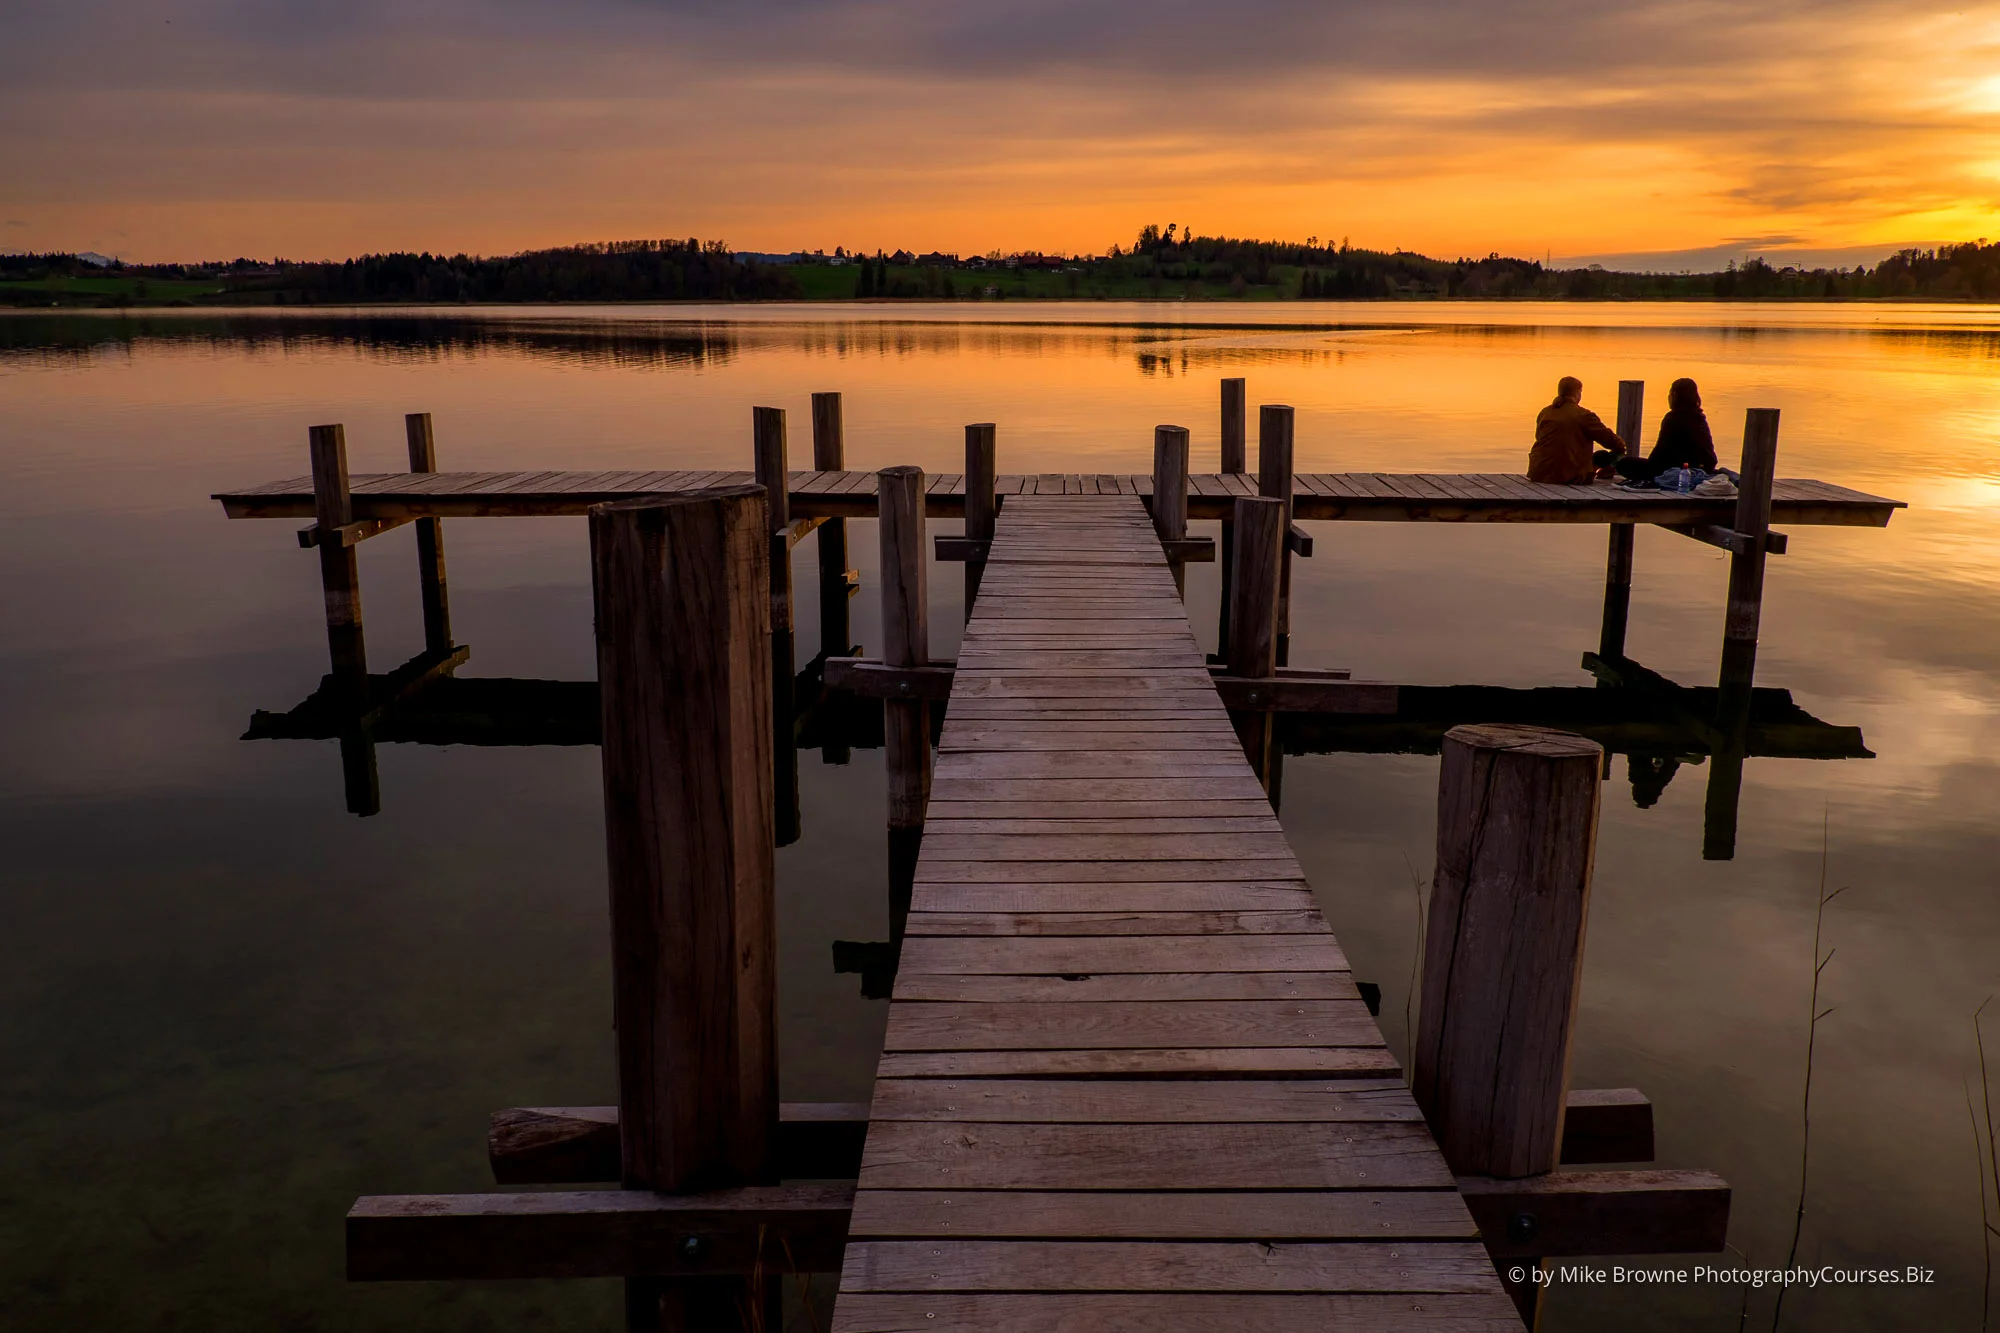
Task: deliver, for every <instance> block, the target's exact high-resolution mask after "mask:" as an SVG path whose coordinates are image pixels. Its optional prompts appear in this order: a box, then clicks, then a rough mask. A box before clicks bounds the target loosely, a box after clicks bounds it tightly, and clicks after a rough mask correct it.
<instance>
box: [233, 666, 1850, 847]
mask: <svg viewBox="0 0 2000 1333" xmlns="http://www.w3.org/2000/svg"><path fill="white" fill-rule="evenodd" d="M466 654H467V650H466V649H464V648H460V649H458V650H457V654H456V661H455V662H453V663H451V665H456V662H462V661H464V659H465V656H466ZM1585 661H1586V666H1589V667H1592V668H1594V669H1595V670H1596V671H1597V672H1598V674H1599V675H1600V678H1601V680H1603V681H1604V682H1605V683H1607V684H1610V685H1611V686H1612V688H1603V687H1601V686H1599V687H1593V686H1588V685H1580V686H1560V685H1549V686H1534V687H1528V688H1516V687H1509V686H1499V685H1397V686H1393V687H1392V688H1393V689H1394V691H1395V694H1394V698H1395V707H1394V709H1393V710H1392V711H1389V712H1383V713H1352V712H1327V711H1311V710H1309V709H1305V710H1299V711H1291V712H1285V713H1283V714H1281V715H1280V716H1279V720H1278V724H1277V740H1278V743H1279V744H1280V745H1281V746H1282V748H1283V751H1284V753H1285V754H1287V755H1317V754H1437V753H1438V752H1439V750H1440V748H1441V747H1442V746H1443V744H1444V737H1445V733H1446V732H1448V731H1450V730H1451V729H1452V728H1453V727H1456V726H1462V725H1465V724H1467V723H1472V722H1504V723H1511V724H1515V725H1521V726H1535V727H1549V728H1554V729H1556V730H1559V731H1569V732H1574V733H1576V734H1577V735H1580V736H1585V737H1588V738H1589V739H1590V740H1593V741H1595V742H1597V744H1598V745H1600V746H1602V747H1603V749H1604V752H1605V764H1606V776H1607V778H1611V777H1615V776H1617V770H1616V764H1615V761H1616V760H1617V759H1618V758H1619V757H1621V756H1622V757H1623V758H1624V760H1625V766H1624V774H1625V776H1626V778H1627V779H1628V780H1629V781H1630V784H1631V789H1632V799H1633V803H1634V804H1635V805H1637V806H1639V807H1641V808H1649V807H1651V806H1652V805H1653V804H1654V803H1655V802H1656V801H1657V800H1658V799H1659V797H1660V795H1661V793H1662V792H1663V791H1664V790H1665V789H1666V787H1667V785H1668V784H1669V783H1670V782H1671V781H1673V780H1674V778H1675V776H1676V775H1677V774H1678V773H1679V771H1680V769H1681V768H1682V767H1684V766H1688V765H1700V764H1703V763H1705V762H1706V761H1707V760H1708V759H1709V758H1710V757H1711V756H1714V755H1717V754H1723V755H1725V756H1726V755H1727V753H1728V748H1729V747H1728V738H1727V737H1726V736H1724V735H1723V734H1722V733H1721V732H1720V731H1718V730H1717V728H1716V726H1715V722H1714V719H1715V715H1716V707H1717V703H1718V692H1717V690H1716V689H1715V688H1714V687H1713V686H1686V685H1680V684H1677V683H1675V682H1674V681H1671V680H1668V679H1667V678H1665V677H1663V676H1660V675H1657V674H1656V673H1654V672H1651V671H1648V670H1646V669H1645V668H1644V667H1642V666H1640V665H1638V664H1637V663H1635V662H1631V661H1629V660H1626V661H1621V662H1619V663H1616V664H1611V665H1607V664H1605V663H1603V662H1601V661H1600V660H1599V659H1598V658H1597V657H1596V655H1595V654H1590V655H1588V656H1587V657H1586V659H1585ZM822 662H823V659H815V660H814V661H813V662H812V663H811V664H809V665H808V666H807V667H806V669H805V670H803V671H801V672H799V673H798V675H797V677H796V678H795V682H794V690H793V698H794V700H795V701H796V709H797V712H796V717H795V720H794V736H795V738H796V748H797V749H798V750H799V751H800V752H803V753H806V754H814V753H817V754H818V755H819V756H820V757H821V759H822V761H823V762H826V763H830V764H840V763H845V762H847V758H848V754H849V752H851V751H853V750H879V749H880V748H882V709H883V704H882V701H881V700H879V699H868V698H860V697H857V696H855V695H852V694H849V693H847V692H845V691H840V690H828V689H826V688H825V687H824V684H823V680H822V670H821V668H822ZM443 666H444V664H441V663H439V662H437V661H435V660H434V659H432V658H430V657H429V656H428V655H424V656H420V657H418V658H415V659H413V660H412V661H411V662H410V663H408V664H406V665H405V667H404V668H402V669H400V670H399V671H397V672H392V673H389V674H388V675H385V676H380V677H376V678H374V680H375V684H374V687H373V691H372V692H373V693H375V694H376V695H377V696H387V701H386V702H384V703H382V704H380V705H378V706H377V707H376V708H375V709H374V710H373V711H372V712H371V713H370V714H369V715H367V716H366V717H365V718H364V719H363V720H362V721H361V722H360V724H359V725H358V726H357V725H356V722H355V720H354V718H353V716H352V713H351V711H350V710H349V709H348V708H347V707H346V705H345V704H344V702H343V696H342V695H341V693H340V692H339V691H337V690H335V689H333V688H332V686H331V685H330V684H326V685H322V687H321V688H320V689H319V690H316V691H315V692H314V693H313V694H312V695H310V696H308V697H307V698H306V699H304V700H303V701H301V702H300V703H298V704H297V705H295V706H294V707H292V708H290V709H287V710H285V711H283V712H267V711H264V710H261V709H260V710H259V711H258V712H256V713H255V714H253V715H252V716H251V719H250V727H249V729H248V730H247V731H246V732H244V735H243V739H245V740H320V741H324V740H342V741H344V742H345V743H346V746H347V749H346V750H345V751H344V754H345V757H346V763H347V765H348V767H349V768H350V770H351V772H350V773H349V777H348V781H347V784H346V786H347V790H348V792H349V793H350V795H351V796H352V797H354V798H355V801H356V805H355V807H354V813H356V814H367V813H372V811H373V810H374V809H377V808H379V805H380V795H379V791H378V789H377V783H376V781H375V779H374V777H373V771H374V757H373V755H372V753H371V749H372V747H373V746H374V745H378V744H382V745H439V746H444V745H473V746H538V745H595V744H597V741H598V716H599V713H598V694H597V682H595V681H588V680H522V679H514V678H508V677H481V676H459V675H454V674H451V673H450V671H449V670H447V669H441V668H442V667H443ZM413 681H415V682H420V683H418V684H415V685H414V687H413V686H412V682H413ZM948 712H949V704H945V705H942V706H941V709H940V712H939V715H938V718H937V720H936V722H935V724H934V725H935V726H936V727H939V728H941V727H942V725H943V717H944V716H945V715H947V714H948ZM1743 754H1744V756H1745V757H1748V758H1761V759H1872V758H1873V757H1874V755H1873V752H1872V751H1870V750H1869V749H1868V748H1867V746H1866V744H1865V743H1864V741H1863V739H1862V735H1861V729H1860V728H1859V727H1846V726H1838V725H1835V724H1833V723H1829V722H1823V721H1821V720H1820V719H1819V718H1816V717H1814V716H1813V715H1812V714H1811V713H1808V712H1807V711H1806V710H1805V709H1803V708H1801V707H1799V706H1798V704H1797V703H1795V702H1794V701H1793V699H1792V693H1791V691H1790V690H1785V689H1774V688H1768V687H1758V688H1756V689H1754V690H1753V691H1752V695H1751V701H1750V711H1749V725H1748V728H1747V730H1746V732H1745V736H1744V748H1743Z"/></svg>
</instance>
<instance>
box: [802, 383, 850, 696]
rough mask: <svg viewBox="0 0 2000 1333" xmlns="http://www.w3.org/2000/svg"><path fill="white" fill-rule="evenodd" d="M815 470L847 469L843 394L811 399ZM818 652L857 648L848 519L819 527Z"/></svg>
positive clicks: (844, 651) (840, 652) (834, 653)
mask: <svg viewBox="0 0 2000 1333" xmlns="http://www.w3.org/2000/svg"><path fill="white" fill-rule="evenodd" d="M812 429H813V468H814V470H816V471H819V472H841V471H845V470H846V468H847V432H846V426H845V424H844V422H843V421H842V418H841V410H840V395H839V394H837V393H816V394H814V395H813V396H812ZM818 542H819V650H820V652H822V653H824V654H825V655H826V656H828V657H845V656H846V655H847V654H848V653H850V652H852V651H853V649H854V629H853V625H852V622H851V619H850V617H849V615H848V607H847V601H848V598H849V597H851V596H853V594H854V576H853V571H852V570H850V569H849V568H848V564H847V520H846V519H844V518H829V519H826V520H825V521H824V522H822V523H821V524H820V525H819V532H818Z"/></svg>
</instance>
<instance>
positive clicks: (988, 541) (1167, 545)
mask: <svg viewBox="0 0 2000 1333" xmlns="http://www.w3.org/2000/svg"><path fill="white" fill-rule="evenodd" d="M1298 531H1299V532H1300V533H1301V534H1303V533H1304V532H1305V529H1303V528H1300V529H1298ZM931 545H932V548H933V549H934V550H935V551H936V553H937V558H938V559H939V560H941V561H944V560H984V559H986V558H987V556H988V554H989V553H990V552H991V551H992V548H993V539H992V538H990V537H959V536H953V535H951V534H943V535H940V536H936V537H933V538H931ZM1160 550H1161V551H1162V552H1164V553H1165V555H1166V557H1167V559H1168V560H1178V561H1180V562H1181V563H1183V564H1192V565H1206V564H1213V563H1215V538H1213V537H1174V538H1161V539H1160ZM1305 554H1307V555H1311V554H1312V538H1311V537H1310V536H1306V537H1305Z"/></svg>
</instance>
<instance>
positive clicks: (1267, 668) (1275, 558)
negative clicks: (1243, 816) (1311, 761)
mask: <svg viewBox="0 0 2000 1333" xmlns="http://www.w3.org/2000/svg"><path fill="white" fill-rule="evenodd" d="M1284 542H1285V506H1284V504H1283V502H1281V501H1278V500H1272V499H1263V498H1258V499H1251V498H1250V497H1248V496H1243V497H1239V498H1238V499H1237V501H1236V560H1235V568H1234V578H1233V581H1232V586H1231V601H1232V605H1231V607H1230V612H1229V642H1228V643H1227V644H1225V645H1224V655H1225V660H1226V661H1227V662H1228V664H1229V674H1230V675H1232V676H1240V677H1248V678H1251V679H1256V680H1267V679H1269V678H1270V677H1271V676H1273V675H1275V674H1276V672H1277V665H1278V587H1279V579H1280V573H1281V566H1282V563H1283V555H1284ZM1229 719H1230V721H1231V722H1232V723H1234V724H1235V727H1236V736H1237V739H1239V740H1241V741H1242V742H1243V754H1244V756H1245V757H1246V758H1247V759H1249V761H1250V770H1251V772H1253V773H1255V774H1256V775H1257V779H1258V781H1260V782H1262V783H1263V784H1264V790H1265V792H1266V793H1267V794H1268V793H1269V792H1270V790H1271V768H1272V756H1273V754H1274V752H1275V751H1276V749H1277V745H1276V743H1275V736H1276V726H1277V714H1275V713H1272V712H1268V711H1264V710H1258V711H1255V712H1250V711H1241V710H1232V711H1231V712H1230V714H1229Z"/></svg>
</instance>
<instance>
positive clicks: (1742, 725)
mask: <svg viewBox="0 0 2000 1333" xmlns="http://www.w3.org/2000/svg"><path fill="white" fill-rule="evenodd" d="M1738 471H1739V473H1740V474H1741V475H1742V478H1743V480H1742V481H1741V482H1739V483H1738V484H1737V488H1736V531H1737V532H1738V533H1740V534H1742V535H1743V536H1744V537H1746V538H1748V540H1747V541H1744V542H1742V543H1741V544H1740V546H1739V548H1738V549H1737V550H1735V551H1732V552H1731V553H1730V556H1729V605H1728V609H1727V610H1726V611H1725V612H1724V615H1723V622H1722V668H1721V671H1720V673H1719V675H1718V677H1717V680H1716V686H1717V689H1716V706H1715V713H1716V716H1715V729H1716V730H1717V731H1718V732H1720V733H1721V737H1722V746H1721V748H1719V749H1717V750H1716V751H1715V753H1714V754H1713V755H1712V757H1711V759H1710V764H1709V771H1708V797H1707V801H1706V809H1705V811H1704V817H1703V820H1702V849H1701V854H1702V857H1703V859H1705V860H1709V861H1727V860H1729V859H1731V858H1732V857H1734V856H1735V855H1736V812H1737V804H1738V802H1739V801H1740V800H1741V799H1742V796H1743V755H1744V751H1745V750H1746V749H1747V748H1748V745H1749V733H1750V699H1751V686H1752V685H1753V683H1754V682H1755V680H1756V676H1757V633H1758V628H1759V625H1760V623H1761V621H1762V619H1763V614H1764V560H1765V556H1766V554H1767V552H1766V546H1767V545H1768V542H1767V538H1768V536H1769V533H1770V531H1771V485H1772V482H1773V480H1774V479H1775V478H1776V476H1777V471H1778V409H1777V408H1775V407H1753V408H1751V409H1750V411H1749V413H1748V414H1747V415H1746V416H1745V418H1744V422H1743V461H1742V464H1741V466H1740V467H1739V468H1738Z"/></svg>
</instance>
